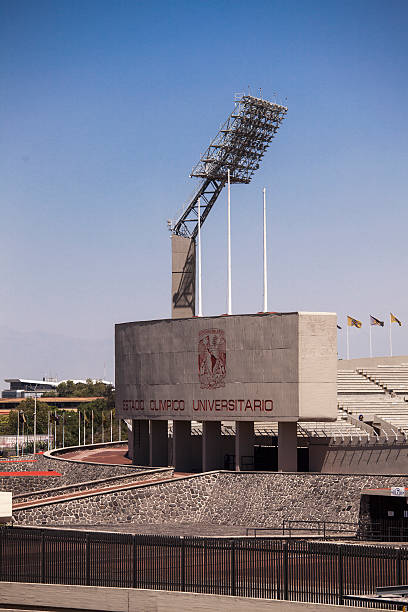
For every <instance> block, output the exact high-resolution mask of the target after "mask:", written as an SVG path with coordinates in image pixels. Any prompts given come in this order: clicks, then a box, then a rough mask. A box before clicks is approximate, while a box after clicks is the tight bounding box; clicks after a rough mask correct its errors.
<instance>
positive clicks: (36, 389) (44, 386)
mask: <svg viewBox="0 0 408 612" xmlns="http://www.w3.org/2000/svg"><path fill="white" fill-rule="evenodd" d="M67 380H72V382H73V383H75V384H76V383H86V380H73V379H66V380H59V381H58V380H57V379H55V378H46V377H43V379H42V380H31V379H28V378H5V379H4V381H5V382H6V383H9V384H10V389H5V390H4V391H2V393H1V396H2V398H5V399H6V398H8V399H9V398H22V399H24V398H25V397H35V396H36V397H41V396H43V395H46V394H47V393H49V392H50V391H51V392H52V391H56V390H57V387H58V385H59V384H60V383H62V382H67ZM92 382H93V383H96V382H102V383H104V384H105V385H112V386H113V383H112V382H110V381H109V380H96V379H93V380H92Z"/></svg>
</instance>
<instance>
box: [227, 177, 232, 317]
mask: <svg viewBox="0 0 408 612" xmlns="http://www.w3.org/2000/svg"><path fill="white" fill-rule="evenodd" d="M227 233H228V264H227V265H228V310H227V314H229V315H230V314H232V306H231V177H230V171H229V168H228V228H227Z"/></svg>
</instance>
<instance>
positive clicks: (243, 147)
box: [169, 96, 288, 239]
mask: <svg viewBox="0 0 408 612" xmlns="http://www.w3.org/2000/svg"><path fill="white" fill-rule="evenodd" d="M287 110H288V109H287V108H286V106H281V105H280V104H276V103H275V102H269V101H268V100H263V99H262V98H254V97H253V96H240V97H239V99H238V100H237V101H236V102H235V107H234V110H233V112H232V113H231V114H230V116H229V117H228V119H227V120H226V122H225V123H224V125H223V126H222V128H221V130H220V131H219V132H218V134H217V136H216V137H215V138H214V140H213V141H212V142H211V144H210V146H209V147H208V149H207V150H206V152H205V153H204V155H203V156H202V157H201V159H200V161H199V162H198V164H197V165H196V166H195V168H194V169H193V171H192V172H191V175H190V176H194V177H198V178H200V179H201V183H200V185H199V186H198V188H197V190H196V191H195V193H194V195H193V196H192V198H191V200H190V201H189V202H188V204H187V206H186V207H185V208H184V209H183V212H182V213H181V214H180V216H179V218H178V219H177V221H176V222H175V223H172V222H169V227H170V230H171V231H172V233H173V234H176V235H178V236H185V237H188V238H192V239H194V238H195V237H196V236H197V232H198V200H199V199H200V202H201V215H200V220H201V223H200V226H201V225H202V224H203V223H204V221H205V220H206V218H207V216H208V213H209V212H210V210H211V208H212V207H213V206H214V204H215V201H216V200H217V198H218V196H219V195H220V193H221V191H222V189H223V188H224V185H225V184H226V182H227V177H228V170H229V171H230V182H231V183H249V182H250V181H251V178H252V175H253V174H254V172H255V170H257V169H258V168H259V162H260V160H261V159H262V157H263V156H264V154H265V151H266V150H267V148H268V146H269V143H270V142H271V140H272V138H273V137H274V136H275V134H276V132H277V131H278V129H279V126H280V124H281V123H282V121H283V119H284V117H285V115H286V113H287Z"/></svg>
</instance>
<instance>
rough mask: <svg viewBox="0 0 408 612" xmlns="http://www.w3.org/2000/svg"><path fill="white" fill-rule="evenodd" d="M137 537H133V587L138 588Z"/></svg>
mask: <svg viewBox="0 0 408 612" xmlns="http://www.w3.org/2000/svg"><path fill="white" fill-rule="evenodd" d="M136 583H137V581H136V535H134V536H133V575H132V587H133V588H134V589H135V588H136Z"/></svg>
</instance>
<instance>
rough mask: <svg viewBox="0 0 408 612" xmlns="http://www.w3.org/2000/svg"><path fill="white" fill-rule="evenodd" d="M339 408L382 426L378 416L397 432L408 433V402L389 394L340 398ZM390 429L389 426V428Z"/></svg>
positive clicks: (367, 421) (369, 422) (357, 417)
mask: <svg viewBox="0 0 408 612" xmlns="http://www.w3.org/2000/svg"><path fill="white" fill-rule="evenodd" d="M339 409H340V410H343V411H344V412H346V413H347V414H349V415H351V416H353V417H354V418H355V419H359V418H360V415H361V419H362V420H363V421H364V422H365V423H368V424H370V425H371V424H374V426H375V425H377V426H379V427H380V428H381V422H380V421H379V420H378V417H379V418H380V419H382V420H383V421H386V422H387V423H388V424H389V429H390V430H391V431H395V433H398V432H399V431H400V432H403V433H408V403H407V402H404V401H403V400H402V399H399V398H392V397H390V396H388V395H385V394H384V395H382V396H380V397H375V398H372V397H361V396H360V397H355V396H353V395H350V396H343V397H341V398H339ZM387 429H388V428H387Z"/></svg>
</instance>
